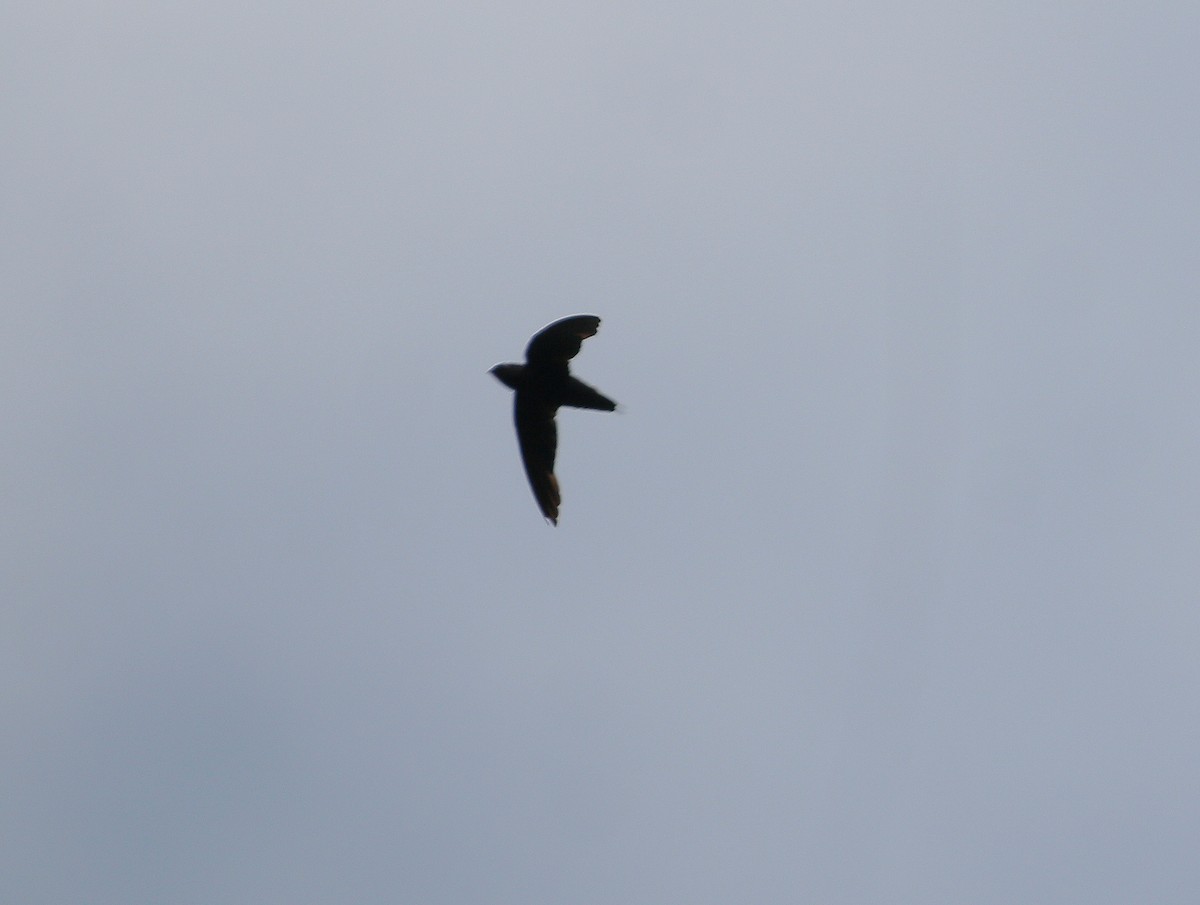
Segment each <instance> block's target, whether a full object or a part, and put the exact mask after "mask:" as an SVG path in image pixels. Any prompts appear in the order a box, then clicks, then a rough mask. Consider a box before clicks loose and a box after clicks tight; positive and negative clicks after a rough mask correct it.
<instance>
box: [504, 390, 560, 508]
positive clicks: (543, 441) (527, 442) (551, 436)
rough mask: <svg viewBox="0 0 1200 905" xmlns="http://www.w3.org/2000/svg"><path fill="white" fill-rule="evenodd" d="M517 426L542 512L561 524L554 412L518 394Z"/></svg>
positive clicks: (522, 453) (518, 437)
mask: <svg viewBox="0 0 1200 905" xmlns="http://www.w3.org/2000/svg"><path fill="white" fill-rule="evenodd" d="M513 416H514V417H513V420H514V421H515V422H516V425H517V442H518V444H520V447H521V461H522V462H524V463H525V474H526V475H527V476H528V477H529V486H530V487H531V488H533V496H534V498H535V499H536V500H537V504H538V506H539V507H540V508H541V510H542V515H544V516H546V518H548V519H550V521H551V522H553V523H554V524H556V525H557V524H558V506H559V504H560V503H561V502H562V497H561V496H560V495H559V492H558V479H557V478H555V477H554V453H555V450H556V449H557V448H558V428H557V427H555V425H554V409H553V408H552V407H550V406H547V405H546V404H544V403H543V402H541V401H540V400H538V399H535V398H532V397H530V396H529V395H527V394H524V393H517V398H516V402H515V404H514V407H513Z"/></svg>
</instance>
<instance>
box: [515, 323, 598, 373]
mask: <svg viewBox="0 0 1200 905" xmlns="http://www.w3.org/2000/svg"><path fill="white" fill-rule="evenodd" d="M599 328H600V318H598V317H596V315H594V314H576V315H574V316H573V317H564V318H563V319H562V320H560V321H555V322H554V323H552V324H551V325H550V326H548V327H543V328H542V329H541V330H539V331H538V332H537V333H536V334H534V337H533V339H531V340H530V341H529V345H528V346H526V347H525V360H526V361H528V362H529V363H530V364H531V365H560V364H566V363H567V362H568V361H570V360H571V359H572V358H574V357H575V356H576V355H578V354H579V347H580V346H581V345H583V341H584V340H585V339H587V338H588V337H589V336H595V335H596V331H597V330H598V329H599Z"/></svg>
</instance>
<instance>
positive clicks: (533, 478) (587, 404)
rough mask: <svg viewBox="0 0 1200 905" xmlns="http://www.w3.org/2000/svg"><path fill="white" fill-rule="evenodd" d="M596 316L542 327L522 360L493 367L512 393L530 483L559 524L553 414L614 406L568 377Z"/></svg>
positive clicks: (546, 512) (594, 327) (544, 509)
mask: <svg viewBox="0 0 1200 905" xmlns="http://www.w3.org/2000/svg"><path fill="white" fill-rule="evenodd" d="M599 326H600V318H598V317H596V316H595V315H591V314H577V315H575V316H573V317H566V318H563V319H562V320H559V321H555V322H554V323H552V324H550V325H549V326H548V327H544V328H543V329H542V330H540V331H539V332H538V333H536V334H535V335H534V337H533V339H531V340H530V341H529V345H528V346H527V347H526V349H525V364H517V363H515V362H509V363H506V364H499V365H496V366H495V367H494V368H492V370H491V373H492V374H493V375H494V376H495V377H496V379H497V380H499V381H500V382H501V383H502V384H504V385H505V386H506V387H508V388H509V389H511V390H514V391H515V392H516V398H515V399H514V400H513V421H514V422H515V423H516V428H517V443H518V445H519V446H520V449H521V460H522V462H523V463H524V465H525V474H526V476H528V478H529V486H530V487H531V488H532V489H533V496H534V499H536V500H537V503H538V506H539V508H540V509H541V510H542V514H543V515H545V516H546V518H547V519H549V520H550V522H551V523H552V524H554V525H557V524H558V507H559V505H560V504H561V503H562V495H561V494H560V492H559V489H558V479H557V478H556V477H555V475H554V457H555V452H556V451H557V448H558V429H557V427H556V426H555V423H554V416H555V414H556V413H557V412H558V409H559V408H560V407H561V406H564V405H566V406H570V407H573V408H588V409H598V410H600V411H605V412H611V411H613V410H615V409H616V407H617V404H616V403H615V402H613V401H612V400H611V399H609V398H608V397H606V396H604V395H603V394H602V393H600V392H599V391H598V390H595V389H593V388H592V387H590V386H588V385H587V384H586V383H584V382H583V381H582V380H579V379H577V378H575V377H573V376H571V372H570V368H569V367H568V365H567V362H568V361H569V360H570V359H572V358H574V357H575V356H576V355H577V354H578V353H579V349H580V346H581V345H582V344H583V341H584V340H585V339H586V338H587V337H589V336H595V335H596V330H597V329H598V328H599Z"/></svg>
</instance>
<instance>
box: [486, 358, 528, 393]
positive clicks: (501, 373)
mask: <svg viewBox="0 0 1200 905" xmlns="http://www.w3.org/2000/svg"><path fill="white" fill-rule="evenodd" d="M489 373H490V374H492V376H494V377H495V378H496V379H497V380H499V381H500V382H501V383H502V384H504V385H505V386H506V387H508V388H509V389H510V390H515V389H516V388H517V387H518V386H520V384H521V376H522V375H523V374H524V373H525V365H519V364H515V363H514V362H508V363H506V364H502V365H496V366H495V367H494V368H492V370H491V371H490V372H489Z"/></svg>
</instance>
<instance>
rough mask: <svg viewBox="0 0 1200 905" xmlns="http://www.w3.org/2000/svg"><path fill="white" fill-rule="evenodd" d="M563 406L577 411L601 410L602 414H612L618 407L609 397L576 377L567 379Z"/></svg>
mask: <svg viewBox="0 0 1200 905" xmlns="http://www.w3.org/2000/svg"><path fill="white" fill-rule="evenodd" d="M561 404H562V405H569V406H571V407H572V408H577V409H599V410H600V411H602V412H611V411H613V410H614V409H616V407H617V404H616V403H615V402H613V401H612V400H611V399H609V398H608V397H607V396H605V395H603V394H602V393H600V392H599V391H598V390H594V389H592V388H591V387H590V386H588V385H587V384H586V383H584V382H583V381H582V380H579V379H577V378H575V377H570V378H568V379H567V386H566V392H564V393H563V398H562V403H561Z"/></svg>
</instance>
